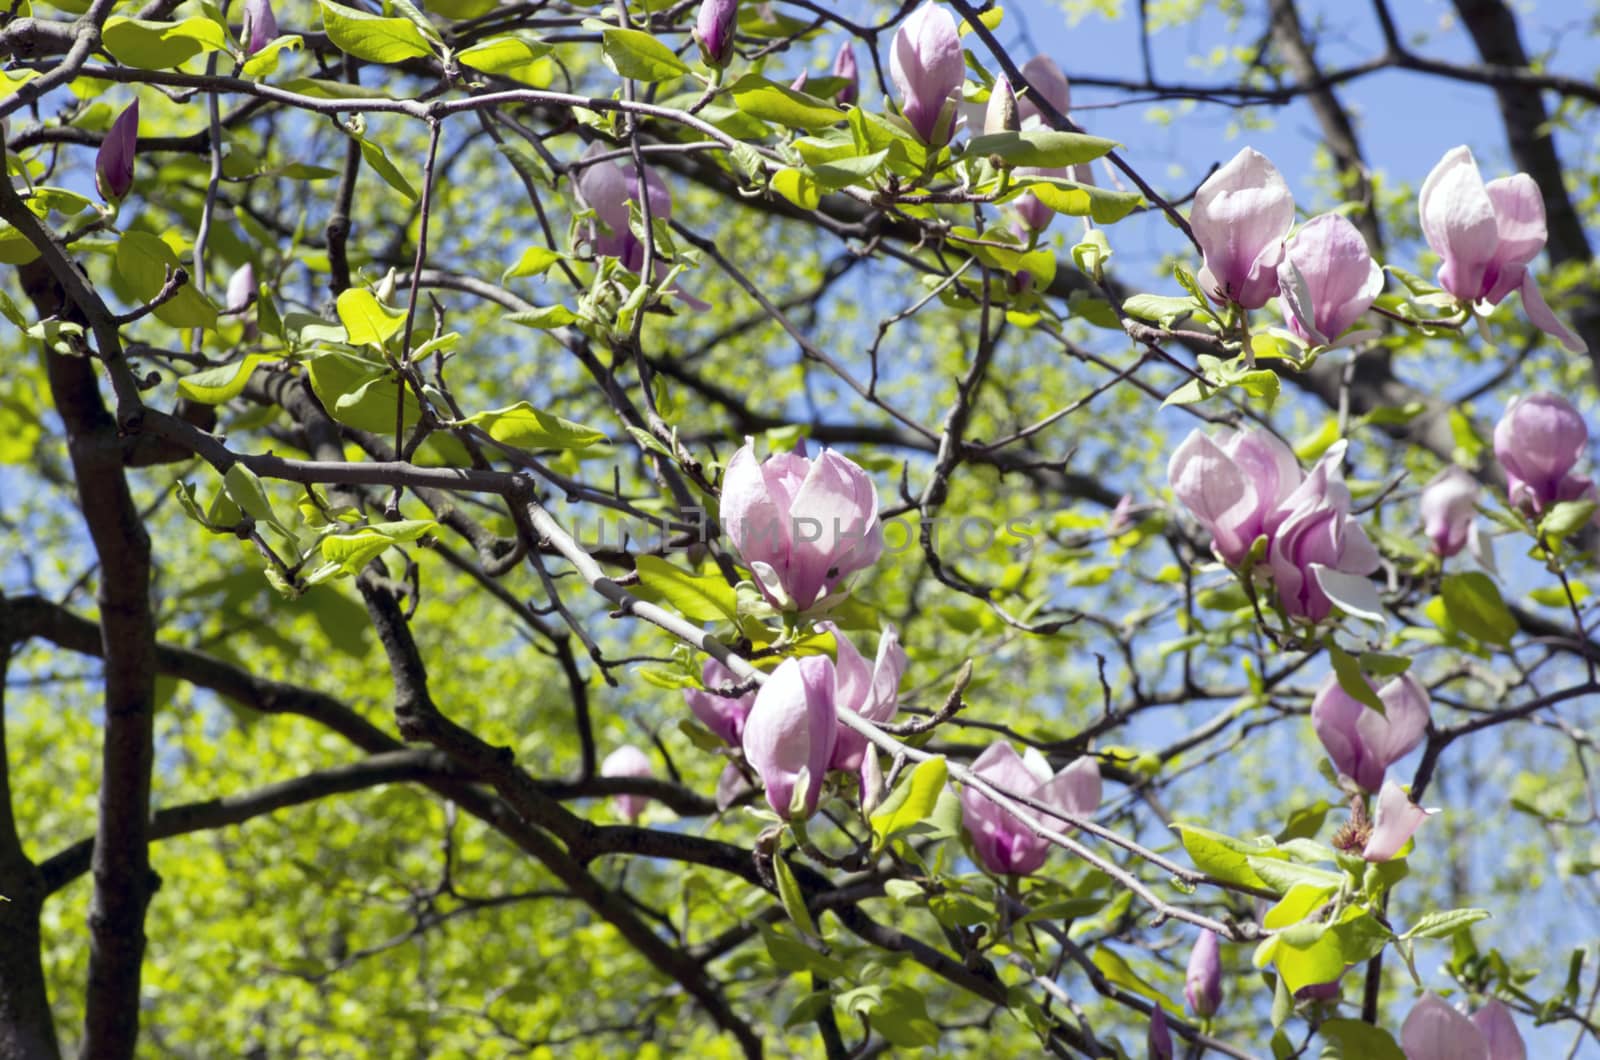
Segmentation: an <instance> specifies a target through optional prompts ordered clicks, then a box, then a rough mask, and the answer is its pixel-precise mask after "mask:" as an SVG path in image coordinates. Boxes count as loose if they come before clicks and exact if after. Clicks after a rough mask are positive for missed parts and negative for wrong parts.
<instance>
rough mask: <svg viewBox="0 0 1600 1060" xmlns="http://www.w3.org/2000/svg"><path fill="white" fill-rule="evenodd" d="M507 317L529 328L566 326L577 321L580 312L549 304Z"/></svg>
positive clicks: (514, 322)
mask: <svg viewBox="0 0 1600 1060" xmlns="http://www.w3.org/2000/svg"><path fill="white" fill-rule="evenodd" d="M505 319H506V320H509V321H510V322H511V323H513V324H521V325H522V326H523V327H529V328H546V329H548V328H564V327H566V326H567V325H568V324H575V323H577V321H578V314H576V313H574V312H573V311H572V310H570V309H568V308H567V307H566V306H564V305H547V306H540V307H539V308H538V309H530V310H528V311H526V312H522V313H512V314H511V315H509V316H507V317H506V318H505Z"/></svg>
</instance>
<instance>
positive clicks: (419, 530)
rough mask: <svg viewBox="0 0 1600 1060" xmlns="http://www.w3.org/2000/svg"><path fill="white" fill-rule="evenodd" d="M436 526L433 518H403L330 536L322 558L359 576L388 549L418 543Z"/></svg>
mask: <svg viewBox="0 0 1600 1060" xmlns="http://www.w3.org/2000/svg"><path fill="white" fill-rule="evenodd" d="M437 525H438V524H437V523H435V522H434V521H433V520H432V519H400V520H397V521H395V522H390V523H373V524H372V525H371V526H364V527H362V528H361V529H360V530H356V531H353V532H351V533H348V534H330V535H328V536H327V537H325V538H323V539H322V558H323V559H325V560H327V561H328V562H329V563H332V564H335V565H337V566H338V568H339V570H340V572H341V573H343V574H359V573H361V569H362V568H363V567H365V566H366V565H367V564H368V563H370V562H372V560H373V558H374V557H376V556H378V555H380V554H381V553H382V552H383V551H384V550H385V549H387V548H388V547H389V546H391V545H397V544H400V543H402V542H405V541H415V540H416V539H417V538H419V537H421V536H422V535H423V534H426V533H428V532H429V531H430V530H432V529H433V528H434V527H435V526H437Z"/></svg>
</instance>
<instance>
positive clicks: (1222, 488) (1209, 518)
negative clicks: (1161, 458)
mask: <svg viewBox="0 0 1600 1060" xmlns="http://www.w3.org/2000/svg"><path fill="white" fill-rule="evenodd" d="M1304 478H1305V475H1304V473H1303V472H1302V471H1301V470H1300V463H1299V461H1297V460H1296V459H1295V457H1294V453H1293V452H1292V451H1291V450H1290V449H1289V447H1288V446H1287V445H1284V444H1283V442H1281V441H1279V440H1278V439H1277V438H1276V437H1275V436H1274V435H1272V434H1270V433H1268V432H1267V431H1265V430H1262V429H1260V428H1249V429H1247V430H1242V431H1225V432H1223V433H1222V434H1220V435H1218V436H1217V438H1216V439H1215V440H1213V439H1211V438H1208V437H1206V435H1205V434H1204V433H1202V432H1201V431H1199V430H1194V431H1191V432H1190V434H1189V436H1188V437H1187V438H1185V439H1184V440H1183V444H1182V445H1180V446H1178V448H1177V449H1176V450H1175V451H1174V452H1173V454H1172V459H1171V460H1170V461H1168V463H1167V481H1168V483H1170V484H1171V486H1172V492H1173V495H1174V496H1176V497H1177V498H1178V500H1179V501H1181V502H1182V503H1183V506H1184V507H1185V508H1188V509H1189V511H1190V513H1191V514H1193V515H1194V517H1195V518H1196V519H1198V520H1199V521H1200V524H1201V525H1202V526H1204V527H1205V528H1206V530H1207V531H1209V532H1210V534H1211V539H1212V547H1214V548H1215V549H1216V551H1217V555H1219V556H1221V557H1222V560H1223V562H1224V563H1227V564H1230V565H1233V566H1237V565H1238V564H1239V563H1240V562H1241V561H1243V559H1244V558H1245V556H1246V555H1247V554H1248V553H1249V552H1250V546H1251V545H1252V544H1254V542H1255V540H1256V538H1258V537H1260V536H1261V535H1262V534H1268V533H1270V532H1271V530H1272V529H1273V525H1272V518H1273V515H1274V513H1275V512H1277V510H1278V508H1279V506H1280V505H1282V504H1283V503H1284V502H1285V501H1286V500H1288V498H1289V497H1290V495H1291V494H1292V493H1293V492H1294V490H1295V488H1296V487H1297V486H1299V485H1300V483H1301V481H1302V480H1303V479H1304Z"/></svg>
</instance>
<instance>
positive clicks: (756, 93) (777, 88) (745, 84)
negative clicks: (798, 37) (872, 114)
mask: <svg viewBox="0 0 1600 1060" xmlns="http://www.w3.org/2000/svg"><path fill="white" fill-rule="evenodd" d="M731 91H732V92H733V102H734V104H735V105H736V106H737V107H738V108H739V109H740V110H741V111H743V112H744V113H745V114H748V115H750V116H751V117H752V118H756V119H759V120H761V121H769V122H772V123H773V124H775V125H782V126H784V127H785V128H789V129H803V130H805V131H806V132H812V131H814V130H818V129H826V128H828V127H829V126H833V125H837V124H839V123H840V122H842V121H844V112H843V111H841V110H840V109H839V108H838V107H836V106H834V105H833V104H832V103H829V102H828V101H827V100H822V99H818V98H817V97H816V96H812V95H808V94H807V93H805V92H797V91H796V90H794V89H792V88H789V87H788V86H787V85H780V84H776V83H774V82H772V81H768V80H767V79H766V78H764V77H762V76H760V75H759V74H748V75H746V76H744V77H741V78H740V79H739V80H738V81H737V82H735V83H734V85H733V87H732V89H731Z"/></svg>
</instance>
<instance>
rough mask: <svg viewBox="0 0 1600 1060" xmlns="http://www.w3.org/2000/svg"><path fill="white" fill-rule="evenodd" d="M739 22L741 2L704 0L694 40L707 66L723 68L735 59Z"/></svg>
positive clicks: (695, 26) (697, 19)
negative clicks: (734, 48)
mask: <svg viewBox="0 0 1600 1060" xmlns="http://www.w3.org/2000/svg"><path fill="white" fill-rule="evenodd" d="M738 21H739V0H702V2H701V4H700V12H699V14H698V15H697V16H696V17H695V21H694V40H695V43H696V44H698V45H700V56H701V58H703V59H704V60H705V62H706V65H707V66H714V67H717V68H719V69H720V68H721V67H724V66H727V65H728V60H729V59H731V58H733V31H734V29H735V28H736V27H737V25H738Z"/></svg>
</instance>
